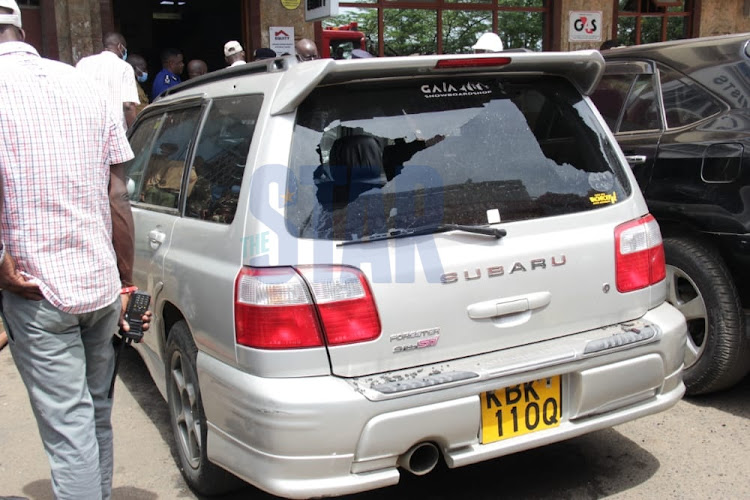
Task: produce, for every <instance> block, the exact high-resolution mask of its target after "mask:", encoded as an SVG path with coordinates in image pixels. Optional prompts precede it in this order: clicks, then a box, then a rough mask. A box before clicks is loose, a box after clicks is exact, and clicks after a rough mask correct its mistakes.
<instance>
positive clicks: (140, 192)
mask: <svg viewBox="0 0 750 500" xmlns="http://www.w3.org/2000/svg"><path fill="white" fill-rule="evenodd" d="M200 114H201V108H200V107H193V108H181V109H175V110H169V111H166V112H164V113H162V114H159V115H156V116H154V117H149V118H148V119H146V120H144V121H143V122H141V123H140V124H139V125H138V129H137V130H136V131H135V132H134V133H133V136H132V137H131V138H130V142H131V145H132V147H133V151H134V153H135V158H134V159H133V160H132V162H131V164H130V167H129V168H128V177H129V180H128V184H129V188H128V189H129V190H130V192H131V197H130V198H131V200H134V201H139V202H142V203H146V204H149V205H155V206H158V207H163V208H169V209H177V208H178V207H179V200H180V197H181V195H182V194H183V182H182V180H183V175H184V173H185V167H186V165H187V159H188V154H189V152H190V147H191V145H192V143H193V140H194V138H195V134H196V129H197V127H198V121H199V118H200ZM196 180H197V178H196V176H195V175H194V174H193V175H191V176H190V178H189V179H188V185H187V194H189V193H190V192H191V191H192V189H193V188H194V187H195V182H196Z"/></svg>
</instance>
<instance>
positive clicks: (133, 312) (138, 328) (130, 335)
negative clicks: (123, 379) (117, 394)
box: [109, 290, 151, 399]
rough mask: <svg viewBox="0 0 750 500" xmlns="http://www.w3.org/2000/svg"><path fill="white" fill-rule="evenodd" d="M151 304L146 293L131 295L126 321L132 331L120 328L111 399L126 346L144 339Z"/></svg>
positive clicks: (111, 385)
mask: <svg viewBox="0 0 750 500" xmlns="http://www.w3.org/2000/svg"><path fill="white" fill-rule="evenodd" d="M150 302H151V296H150V295H149V294H147V293H146V292H141V291H140V290H136V291H135V292H133V293H132V294H131V295H130V299H129V300H128V307H127V308H126V309H125V321H127V322H128V326H129V327H130V329H129V330H128V331H127V332H126V331H125V330H123V329H122V328H120V337H122V340H121V341H120V347H119V348H118V349H117V352H116V353H115V370H114V372H112V382H111V383H110V384H109V399H112V394H113V393H114V391H115V379H116V378H117V369H118V368H119V367H120V356H121V355H122V349H123V348H124V347H125V344H132V343H133V342H135V343H138V342H140V341H141V340H142V339H143V315H144V314H146V311H148V304H149V303H150Z"/></svg>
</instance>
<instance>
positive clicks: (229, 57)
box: [224, 40, 245, 66]
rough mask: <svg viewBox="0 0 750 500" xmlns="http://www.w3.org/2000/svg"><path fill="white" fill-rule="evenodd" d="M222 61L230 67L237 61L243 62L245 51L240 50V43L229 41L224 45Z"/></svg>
mask: <svg viewBox="0 0 750 500" xmlns="http://www.w3.org/2000/svg"><path fill="white" fill-rule="evenodd" d="M224 60H225V61H226V62H227V64H228V65H230V66H231V65H232V64H233V63H236V62H237V61H244V60H245V49H243V48H242V45H240V42H238V41H237V40H230V41H228V42H227V43H225V44H224Z"/></svg>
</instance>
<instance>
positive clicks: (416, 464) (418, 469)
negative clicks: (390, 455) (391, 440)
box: [398, 443, 440, 476]
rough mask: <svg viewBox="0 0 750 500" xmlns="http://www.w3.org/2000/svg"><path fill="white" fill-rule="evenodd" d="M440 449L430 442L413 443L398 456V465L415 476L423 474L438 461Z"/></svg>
mask: <svg viewBox="0 0 750 500" xmlns="http://www.w3.org/2000/svg"><path fill="white" fill-rule="evenodd" d="M439 459H440V450H438V447H437V446H435V445H434V444H432V443H419V444H415V445H414V446H412V447H411V448H409V450H408V451H407V452H406V453H404V454H403V455H401V456H400V457H398V465H399V466H400V467H401V468H403V469H406V470H408V471H409V472H411V473H412V474H414V475H415V476H424V475H425V474H427V473H428V472H430V471H431V470H432V469H434V468H435V466H436V465H437V463H438V460H439Z"/></svg>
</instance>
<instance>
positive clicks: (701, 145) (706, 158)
mask: <svg viewBox="0 0 750 500" xmlns="http://www.w3.org/2000/svg"><path fill="white" fill-rule="evenodd" d="M657 70H658V76H659V85H660V88H661V95H662V103H663V107H664V116H665V120H666V130H665V131H664V133H663V134H662V137H661V140H660V142H659V147H658V153H657V158H656V162H655V164H654V167H653V172H652V175H651V182H650V184H649V186H648V189H647V190H646V192H645V194H646V199H647V200H648V201H649V204H650V205H651V207H652V210H653V213H654V214H655V215H657V217H658V216H660V215H661V216H665V215H671V216H674V214H672V213H671V212H674V211H675V209H676V207H682V208H680V209H677V211H678V212H681V213H688V212H690V211H692V210H693V209H694V206H695V205H705V204H706V203H707V201H708V200H709V199H714V198H716V199H719V198H721V197H720V196H718V193H719V192H721V191H722V187H727V186H729V185H730V184H731V182H732V181H734V180H735V179H736V177H737V176H738V175H739V169H740V159H741V158H742V151H743V146H742V144H740V143H739V142H736V141H735V140H733V139H732V138H731V136H727V135H726V134H724V135H722V132H720V131H719V130H716V129H715V128H714V127H713V126H712V125H710V124H709V123H708V122H707V119H710V118H711V117H714V116H717V115H718V114H719V113H721V112H722V111H724V110H725V109H726V108H727V106H726V105H725V104H724V103H722V102H721V101H719V100H718V99H717V98H715V97H714V96H712V95H711V93H710V92H708V91H707V90H706V89H705V88H703V87H702V86H701V85H699V84H698V83H697V82H695V81H694V80H692V79H691V78H689V77H687V76H685V75H683V74H682V73H680V72H678V71H676V70H674V69H672V68H670V67H668V66H665V65H663V64H658V65H657ZM707 189H710V190H711V192H712V193H714V196H710V197H709V196H707V191H706V190H707ZM691 206H692V209H691ZM724 208H726V209H729V210H730V211H732V210H734V208H733V207H731V206H728V207H724Z"/></svg>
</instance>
